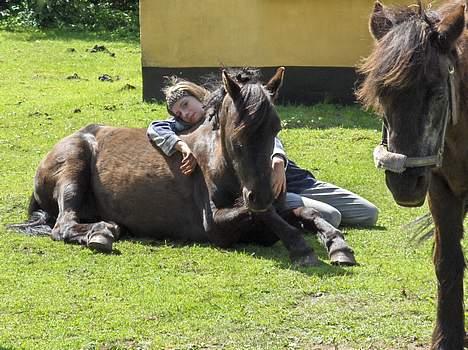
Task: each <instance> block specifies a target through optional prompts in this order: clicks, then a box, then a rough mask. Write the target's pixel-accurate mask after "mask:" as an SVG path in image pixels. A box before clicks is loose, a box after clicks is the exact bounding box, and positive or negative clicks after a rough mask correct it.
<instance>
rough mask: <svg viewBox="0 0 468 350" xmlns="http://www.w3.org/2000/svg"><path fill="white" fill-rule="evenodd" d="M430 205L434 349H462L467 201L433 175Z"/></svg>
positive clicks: (442, 180) (441, 179)
mask: <svg viewBox="0 0 468 350" xmlns="http://www.w3.org/2000/svg"><path fill="white" fill-rule="evenodd" d="M429 205H430V208H431V213H432V216H433V218H434V223H435V227H436V229H435V249H434V257H433V259H434V265H435V272H436V275H437V281H438V298H437V320H436V327H435V329H434V332H433V335H432V349H433V350H462V349H463V343H464V336H465V327H464V306H463V270H464V268H465V260H464V257H463V250H462V247H461V242H460V241H461V239H462V237H463V216H464V211H465V208H464V201H463V200H462V199H460V198H458V197H456V196H455V195H454V194H453V193H452V191H451V190H450V188H449V187H448V185H447V183H446V182H445V180H444V179H443V178H441V177H439V176H437V175H434V176H433V177H432V182H431V186H430V190H429Z"/></svg>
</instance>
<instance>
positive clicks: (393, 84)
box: [356, 4, 455, 111]
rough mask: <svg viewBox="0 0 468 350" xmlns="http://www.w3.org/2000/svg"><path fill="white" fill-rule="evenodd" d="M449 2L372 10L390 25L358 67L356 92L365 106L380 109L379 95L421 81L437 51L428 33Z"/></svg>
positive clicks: (433, 27)
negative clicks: (427, 7) (438, 5)
mask: <svg viewBox="0 0 468 350" xmlns="http://www.w3.org/2000/svg"><path fill="white" fill-rule="evenodd" d="M454 5H455V4H450V5H449V6H450V7H452V6H454ZM449 6H445V7H444V8H443V9H442V8H441V9H439V10H438V11H434V10H424V9H422V8H419V7H414V6H413V7H394V8H392V9H390V11H388V10H387V9H383V10H382V11H380V12H378V13H375V14H374V16H377V17H379V16H380V17H381V19H382V21H384V20H385V19H389V20H390V21H391V23H392V28H391V29H390V30H389V32H388V33H386V34H385V35H384V36H383V37H382V38H380V40H378V41H377V42H376V44H375V47H374V50H373V51H372V53H371V54H370V55H369V57H367V58H366V59H365V60H364V61H363V62H362V63H361V65H360V66H359V67H358V72H359V73H361V74H362V75H363V76H364V80H363V82H362V84H361V86H360V88H359V89H358V91H357V92H356V96H357V98H358V99H359V100H360V101H361V102H362V103H363V104H364V105H365V106H366V107H368V108H369V107H373V108H374V109H375V110H376V111H380V109H381V108H380V101H379V100H380V99H379V97H380V96H382V95H385V94H386V93H388V92H390V91H395V90H401V89H403V88H406V87H410V86H417V85H418V84H420V83H421V80H422V79H424V76H425V73H426V70H427V69H430V67H431V62H432V61H433V59H434V56H433V55H435V54H436V52H435V49H434V47H433V46H432V45H431V42H430V41H431V34H432V33H433V32H434V31H435V26H436V25H437V23H438V22H439V21H440V19H441V17H442V12H445V11H447V8H448V7H449ZM389 16H390V18H389Z"/></svg>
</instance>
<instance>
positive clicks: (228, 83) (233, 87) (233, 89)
mask: <svg viewBox="0 0 468 350" xmlns="http://www.w3.org/2000/svg"><path fill="white" fill-rule="evenodd" d="M223 85H224V89H225V90H226V92H227V93H228V94H229V96H231V98H232V100H233V101H236V100H238V99H239V98H240V96H241V93H240V90H241V88H240V86H239V85H238V84H237V83H236V82H235V81H234V80H233V79H232V78H231V77H230V76H229V74H228V73H227V72H226V71H225V70H223Z"/></svg>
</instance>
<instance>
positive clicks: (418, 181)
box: [385, 168, 430, 207]
mask: <svg viewBox="0 0 468 350" xmlns="http://www.w3.org/2000/svg"><path fill="white" fill-rule="evenodd" d="M429 179H430V172H429V168H412V169H407V170H406V171H404V172H403V173H401V174H397V173H394V172H391V171H385V180H386V183H387V187H388V189H389V190H390V192H392V195H393V198H394V200H395V202H396V203H397V204H398V205H401V206H403V207H420V206H421V205H423V204H424V201H425V199H426V194H427V189H428V187H429Z"/></svg>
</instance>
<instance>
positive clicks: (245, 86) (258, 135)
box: [218, 67, 284, 211]
mask: <svg viewBox="0 0 468 350" xmlns="http://www.w3.org/2000/svg"><path fill="white" fill-rule="evenodd" d="M283 75H284V68H282V67H281V68H279V69H278V71H277V72H276V74H275V75H274V76H273V78H272V79H271V80H270V81H269V82H268V84H266V85H265V86H264V85H262V84H260V83H258V82H256V81H254V80H252V79H250V78H245V77H244V78H243V77H242V75H237V77H235V78H233V77H231V76H230V75H229V74H228V73H227V72H226V71H223V73H222V77H223V86H224V90H225V92H226V95H225V97H224V100H223V102H222V105H221V107H220V111H219V113H218V115H219V123H220V130H221V134H222V135H221V139H222V140H223V141H222V142H223V152H224V154H225V157H226V159H227V161H228V162H230V164H231V165H232V167H233V169H234V171H235V173H236V175H237V178H238V180H239V183H240V184H241V186H242V195H243V200H244V203H245V204H246V206H247V207H248V208H249V209H250V210H252V211H264V210H266V209H267V208H268V207H269V206H270V205H271V203H272V202H273V193H272V187H271V155H272V152H273V146H274V139H275V136H276V135H277V134H278V132H279V131H280V130H281V122H280V118H279V116H278V114H277V113H276V110H275V108H274V106H273V100H274V98H275V97H276V96H277V93H278V90H279V88H280V86H281V83H282V80H283Z"/></svg>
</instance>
